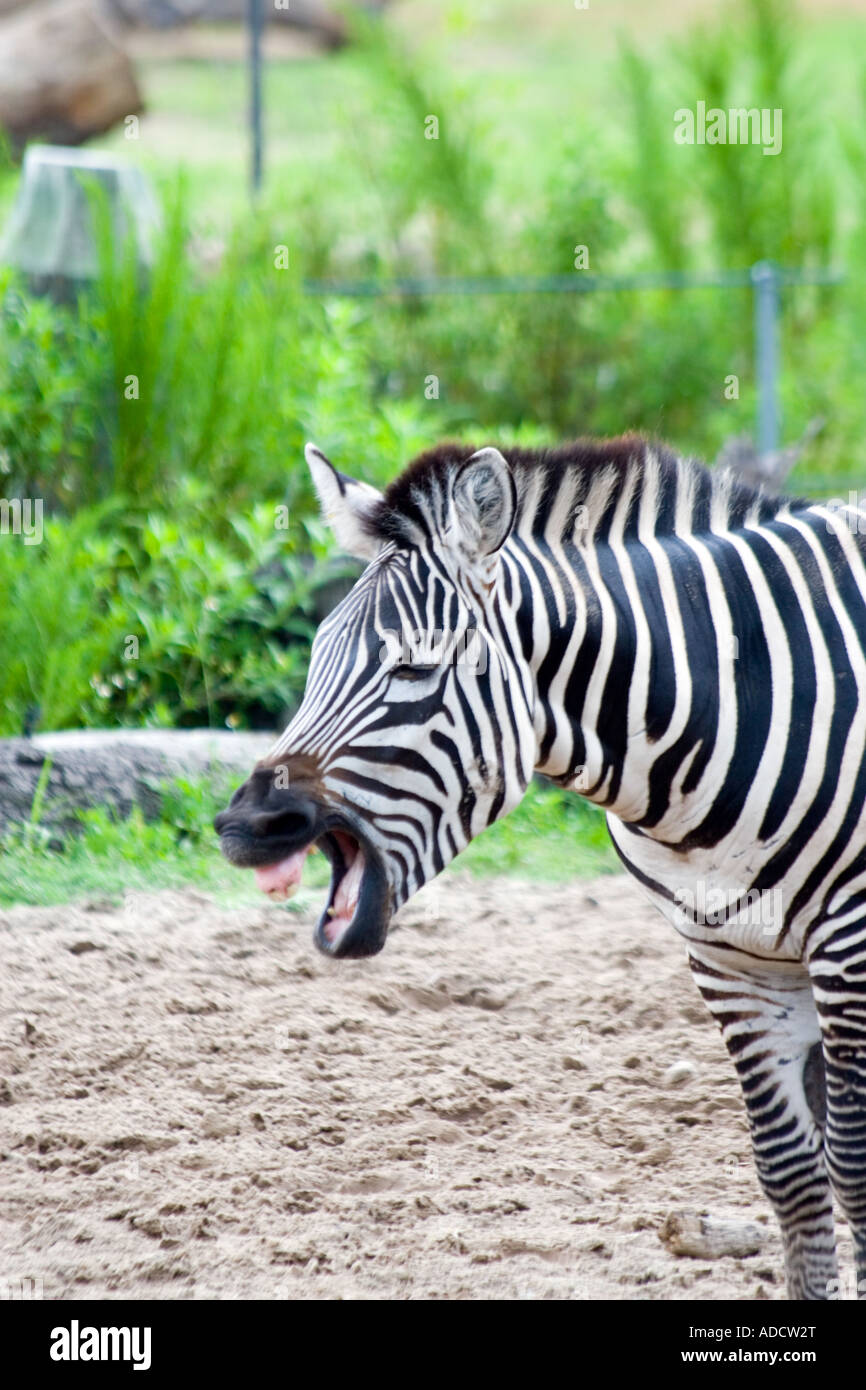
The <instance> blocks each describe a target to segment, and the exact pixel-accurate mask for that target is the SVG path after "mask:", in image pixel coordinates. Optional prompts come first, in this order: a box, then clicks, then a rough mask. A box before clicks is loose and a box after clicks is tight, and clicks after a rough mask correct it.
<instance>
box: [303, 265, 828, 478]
mask: <svg viewBox="0 0 866 1390" xmlns="http://www.w3.org/2000/svg"><path fill="white" fill-rule="evenodd" d="M844 278H845V277H844V273H843V272H842V271H840V270H834V269H820V268H819V269H814V270H800V269H791V268H788V267H786V266H780V265H776V263H775V262H773V261H758V262H757V263H756V264H755V265H753V266H749V267H748V268H747V269H744V270H709V271H688V270H668V271H645V272H639V273H637V274H634V275H591V274H584V273H583V272H581V273H580V274H571V275H510V276H508V275H506V276H484V275H475V276H472V275H469V276H461V275H451V276H449V275H443V276H407V277H397V278H395V279H392V280H308V281H306V282H305V289H306V290H307V292H308V293H309V294H314V295H319V296H323V297H324V296H330V295H338V296H343V297H346V298H351V299H372V298H394V299H409V298H415V299H423V298H427V297H429V296H433V295H487V294H598V293H608V294H610V293H626V294H628V293H639V292H640V291H642V290H700V289H708V290H725V289H743V288H750V289H751V290H752V295H753V300H754V352H755V379H756V387H757V419H756V422H755V442H756V446H757V450H758V453H759V454H760V455H762V456H766V455H768V454H772V453H775V452H776V450H778V448H779V445H780V430H781V411H780V407H779V362H780V307H781V294H782V291H783V290H784V289H786V288H788V287H790V286H794V285H838V284H841V282H842V281H843V280H844ZM824 485H826V480H824Z"/></svg>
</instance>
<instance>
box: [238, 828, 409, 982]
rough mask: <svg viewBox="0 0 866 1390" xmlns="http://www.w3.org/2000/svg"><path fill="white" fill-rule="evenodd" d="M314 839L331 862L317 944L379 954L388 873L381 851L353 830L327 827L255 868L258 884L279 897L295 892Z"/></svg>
mask: <svg viewBox="0 0 866 1390" xmlns="http://www.w3.org/2000/svg"><path fill="white" fill-rule="evenodd" d="M315 844H318V846H319V848H320V849H322V850H323V852H324V853H325V854H326V855H327V857H328V859H329V860H330V864H331V883H330V888H329V891H328V900H327V903H326V904H325V909H324V911H323V912H322V915H321V917H320V918H319V921H318V924H317V926H316V931H315V941H316V945H317V946H318V947H319V948H320V949H321V950H322V951H324V952H325V953H326V954H327V955H330V956H368V955H373V954H375V952H376V951H379V950H381V948H382V946H383V945H384V943H385V934H386V932H387V928H388V916H389V913H388V910H387V901H388V895H387V892H386V888H385V875H384V871H383V868H382V865H381V861H380V859H379V856H378V855H377V854H375V852H374V851H372V849H371V847H370V846H369V845H365V844H363V843H362V841H361V840H360V839H359V837H358V836H357V835H355V834H354V833H353V832H351V831H349V830H345V829H333V830H329V831H327V832H326V833H325V834H324V835H322V836H321V837H320V838H319V840H318V841H314V842H311V843H310V844H308V845H306V846H305V847H304V848H303V849H300V850H296V851H295V852H294V853H293V854H289V855H287V856H286V857H285V858H284V859H280V860H278V861H277V862H276V863H273V864H264V865H261V866H259V867H257V868H256V871H255V875H256V886H257V887H258V888H260V889H261V890H262V892H263V893H267V895H268V897H269V898H271V899H272V900H273V901H275V902H285V901H286V900H287V899H288V898H291V897H293V896H294V894H295V893H296V892H297V890H298V888H299V887H300V883H301V875H302V873H303V869H304V864H305V862H306V858H307V855H308V854H309V853H310V851H311V850H312V849H313V848H314V845H315Z"/></svg>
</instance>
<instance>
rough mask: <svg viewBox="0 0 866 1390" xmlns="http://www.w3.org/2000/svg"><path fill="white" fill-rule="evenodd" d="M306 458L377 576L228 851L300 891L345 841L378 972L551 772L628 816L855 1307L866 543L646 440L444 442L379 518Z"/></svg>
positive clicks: (654, 887)
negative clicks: (848, 1250)
mask: <svg viewBox="0 0 866 1390" xmlns="http://www.w3.org/2000/svg"><path fill="white" fill-rule="evenodd" d="M308 459H309V462H310V466H311V469H312V471H313V475H314V481H315V482H316V485H317V488H318V490H319V493H320V497H321V498H322V502H323V505H324V509H325V512H326V515H328V516H329V518H330V519H331V520H332V523H333V524H334V527H335V530H336V533H337V537H338V539H339V540H340V542H341V544H342V545H343V546H344V548H346V549H348V550H350V551H353V552H354V553H356V554H361V555H363V556H365V557H366V558H368V559H369V560H370V562H371V563H370V565H369V566H368V568H367V570H366V571H365V572H364V574H363V575H362V577H361V579H360V580H359V581H358V583H357V585H356V586H355V588H354V589H353V591H352V593H351V594H350V595H349V596H348V598H347V599H346V600H345V601H344V602H343V603H342V604H341V605H339V607H338V608H337V609H336V610H335V611H334V613H333V614H332V615H331V616H330V617H329V618H328V619H327V620H326V621H325V623H323V624H322V627H321V628H320V630H319V633H318V634H317V637H316V640H315V642H314V646H313V653H312V659H311V665H310V672H309V677H308V684H307V690H306V693H305V697H304V701H303V703H302V705H301V708H300V710H299V711H298V713H297V715H296V716H295V718H294V719H293V720H292V722H291V723H290V724H289V726H288V728H287V729H286V732H285V734H284V735H283V736H282V738H281V739H280V740H278V742H277V744H276V745H275V747H274V749H273V750H272V751H271V754H270V755H269V757H268V759H266V760H265V763H264V764H263V765H261V766H260V767H259V768H258V769H256V771H255V772H254V774H253V776H252V777H251V778H250V780H249V782H248V783H246V784H245V786H244V787H243V788H241V789H240V791H239V792H238V793H237V794H236V796H235V798H234V799H233V802H232V805H231V806H230V808H229V809H228V810H227V811H226V812H224V813H223V816H222V817H220V818H218V822H217V825H218V829H219V830H220V832H221V835H222V839H223V847H224V850H225V852H226V854H227V855H228V857H229V858H230V859H232V860H233V862H235V863H238V864H246V865H252V866H255V867H257V872H258V874H259V881H260V883H261V886H262V887H263V888H265V889H266V891H272V892H275V893H276V894H278V895H281V894H283V893H284V892H285V891H286V890H288V889H290V888H292V887H294V886H295V885H296V883H297V881H298V878H299V876H300V868H301V865H302V863H303V857H304V855H305V854H306V852H307V850H308V848H309V846H310V844H311V843H312V842H313V840H314V839H319V840H320V841H321V843H322V844H323V847H324V848H325V849H326V852H328V853H329V855H330V857H331V859H332V863H333V866H334V871H333V882H332V889H331V895H330V899H329V907H328V910H327V913H326V914H325V915H323V918H322V921H321V922H320V924H319V928H318V930H317V940H318V943H319V945H320V946H321V947H322V949H324V950H326V951H328V952H329V953H331V954H334V955H357V954H367V953H369V952H370V951H372V950H378V949H380V947H381V945H382V944H383V942H384V939H385V933H386V931H387V923H388V920H389V919H390V916H391V914H392V913H393V912H394V911H395V910H397V908H399V906H400V905H401V904H402V903H403V902H404V901H406V899H407V898H408V897H410V896H411V894H412V893H414V892H415V891H417V889H418V888H420V887H421V885H422V884H423V883H424V882H426V881H427V880H428V879H430V878H431V877H433V876H434V875H435V874H436V873H438V872H439V871H440V870H441V869H442V868H443V867H444V865H445V864H447V863H448V862H449V861H450V860H451V859H453V858H454V857H455V855H456V854H458V853H459V852H460V850H461V849H463V848H464V847H465V846H466V844H467V843H468V842H469V841H470V840H471V839H472V838H474V836H476V835H477V834H479V833H480V832H481V831H482V830H483V829H485V828H486V827H487V826H488V825H489V824H491V823H492V822H493V821H494V820H496V819H497V818H499V817H500V816H502V815H505V814H507V812H508V811H509V810H511V809H512V808H513V807H514V806H515V805H516V804H517V803H518V802H519V800H520V798H521V796H522V795H523V792H524V790H525V788H526V785H527V783H528V781H529V779H530V777H531V776H532V773H533V771H539V772H542V773H544V774H546V775H547V776H548V777H550V778H553V779H554V780H556V781H557V782H559V783H560V784H561V785H562V786H565V787H570V788H572V789H574V790H575V791H577V792H579V793H580V794H581V795H583V796H586V797H588V798H589V799H590V800H592V801H594V802H596V803H597V804H598V805H600V806H602V807H604V808H605V810H606V812H607V818H608V826H609V829H610V833H611V837H612V839H613V842H614V845H615V847H616V849H617V852H618V853H619V855H620V857H621V859H622V860H623V863H624V864H625V867H626V868H627V869H628V870H629V872H630V873H632V874H633V876H634V877H635V878H636V879H637V881H638V882H639V883H640V884H641V885H642V886H643V888H644V890H645V891H646V893H647V894H648V896H649V898H650V899H651V900H652V901H653V902H654V903H655V904H656V905H657V906H658V908H659V909H660V910H661V911H662V913H663V914H664V915H665V916H666V917H667V918H668V920H669V921H670V922H671V923H672V924H673V926H674V927H675V928H676V929H677V931H679V932H680V933H681V935H682V936H683V937H684V938H685V941H686V943H687V950H688V956H689V962H690V965H691V968H692V971H693V974H694V978H695V981H696V984H697V986H698V988H699V989H700V991H701V993H702V995H703V997H704V999H705V1001H706V1002H707V1004H708V1006H709V1008H710V1010H711V1012H712V1013H713V1015H714V1016H715V1017H716V1019H717V1021H718V1022H719V1025H720V1027H721V1029H722V1033H723V1036H724V1038H725V1042H726V1044H727V1046H728V1048H729V1051H730V1053H731V1056H732V1059H733V1061H734V1065H735V1067H736V1069H737V1071H738V1074H739V1077H740V1081H741V1084H742V1087H743V1094H744V1099H745V1102H746V1107H747V1110H748V1114H749V1120H750V1126H751V1131H752V1138H753V1146H754V1151H755V1158H756V1164H757V1168H758V1174H759V1177H760V1179H761V1182H762V1185H763V1187H764V1190H765V1191H766V1193H767V1195H768V1197H769V1198H770V1200H771V1202H772V1203H773V1205H774V1207H775V1209H776V1212H777V1215H778V1216H779V1219H780V1222H781V1226H782V1232H783V1238H784V1241H785V1250H786V1261H787V1272H788V1285H789V1292H790V1293H791V1295H792V1296H793V1297H816V1298H820V1297H827V1296H829V1294H830V1293H831V1292H832V1289H833V1287H834V1283H833V1281H834V1280H835V1279H836V1277H837V1269H836V1260H835V1241H834V1230H833V1211H832V1201H831V1183H832V1188H833V1190H835V1192H836V1195H837V1197H838V1199H839V1201H840V1204H841V1206H842V1209H843V1211H844V1213H845V1215H846V1217H847V1219H848V1221H849V1223H850V1225H851V1228H852V1232H853V1235H854V1241H855V1249H856V1254H857V1272H858V1280H859V1281H861V1282H860V1284H859V1287H860V1291H861V1294H862V1295H864V1296H866V836H864V829H866V652H864V645H866V563H864V560H866V546H864V543H863V540H862V537H861V534H860V531H861V523H863V522H866V518H862V517H861V516H860V514H858V513H856V512H852V511H851V510H850V509H844V510H837V509H835V508H833V507H830V506H818V505H815V504H811V503H808V502H796V501H787V500H782V501H780V500H776V499H771V498H768V497H765V496H764V495H763V494H761V493H758V492H755V491H753V490H751V489H749V488H745V487H742V486H740V485H738V484H736V483H735V482H734V481H733V480H732V479H731V478H729V477H727V476H725V475H721V476H717V475H710V474H709V473H707V472H706V470H704V469H702V468H700V467H699V466H698V465H696V464H693V463H691V462H688V461H683V460H680V459H677V458H676V457H674V456H673V455H672V454H670V453H668V451H666V450H663V449H651V448H650V447H649V446H648V445H646V444H645V443H644V442H643V441H642V440H639V439H636V438H625V439H623V440H618V441H612V442H610V443H607V444H591V443H586V444H576V445H570V446H565V447H563V448H562V449H558V450H550V451H538V452H531V451H521V450H510V451H508V457H507V459H506V458H504V457H503V455H502V454H500V453H499V452H498V451H497V450H495V449H490V448H488V449H484V450H481V451H479V452H477V453H474V454H473V453H472V451H471V450H469V449H465V448H461V447H460V446H457V445H445V446H440V448H439V449H438V450H435V451H431V452H430V453H429V454H427V455H422V456H421V458H420V459H419V460H417V461H416V462H415V464H413V465H412V466H410V468H409V469H408V470H407V471H406V472H405V473H404V474H403V475H402V476H401V477H400V478H398V479H397V480H396V482H395V483H393V484H392V485H391V487H390V488H389V489H388V490H387V491H386V493H385V494H384V495H380V494H378V493H376V492H375V491H374V490H373V489H370V488H367V487H366V486H364V485H361V484H357V483H355V482H354V481H353V480H352V479H349V478H346V477H344V476H343V475H341V474H339V473H337V472H336V470H334V469H333V468H332V466H331V465H330V464H329V463H328V462H327V460H325V459H324V458H323V456H322V455H320V454H318V452H317V451H315V450H312V449H310V450H308ZM862 529H863V530H866V524H864V525H863V526H862ZM407 652H408V659H407ZM470 652H472V654H473V655H472V657H471V659H470ZM455 653H456V655H455ZM281 771H282V772H284V773H285V774H286V780H287V785H285V786H280V785H278V781H279V774H280V772H281Z"/></svg>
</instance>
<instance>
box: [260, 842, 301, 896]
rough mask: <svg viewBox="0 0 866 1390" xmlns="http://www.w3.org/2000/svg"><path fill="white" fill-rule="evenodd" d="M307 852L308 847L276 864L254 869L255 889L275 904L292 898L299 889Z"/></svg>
mask: <svg viewBox="0 0 866 1390" xmlns="http://www.w3.org/2000/svg"><path fill="white" fill-rule="evenodd" d="M309 852H310V847H309V846H308V847H307V848H306V849H299V850H296V852H295V853H294V854H289V855H287V857H286V858H285V859H280V860H279V862H278V863H276V864H264V865H262V866H261V867H260V868H258V869H256V887H257V888H260V889H261V891H262V892H263V893H267V895H268V897H269V898H272V899H273V900H274V901H275V902H285V901H286V899H287V898H291V897H293V896H294V894H295V893H296V892H297V891H298V888H299V887H300V883H301V874H302V873H303V871H304V860H305V859H306V857H307V855H308V854H309Z"/></svg>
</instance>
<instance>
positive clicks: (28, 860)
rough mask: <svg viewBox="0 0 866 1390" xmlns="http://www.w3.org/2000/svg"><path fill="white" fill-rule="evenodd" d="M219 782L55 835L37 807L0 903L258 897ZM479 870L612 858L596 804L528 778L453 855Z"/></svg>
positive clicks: (545, 867)
mask: <svg viewBox="0 0 866 1390" xmlns="http://www.w3.org/2000/svg"><path fill="white" fill-rule="evenodd" d="M227 795H228V789H227V787H223V788H218V787H213V786H211V785H210V784H204V783H195V782H190V781H186V780H178V781H176V782H175V783H173V784H171V785H169V786H168V787H167V788H166V789H165V791H164V795H163V805H162V814H161V817H160V818H159V819H158V820H155V821H146V820H145V819H144V817H143V816H142V814H141V812H140V811H135V812H134V813H133V814H132V815H131V816H129V817H127V818H125V819H120V818H118V817H116V816H114V815H112V814H111V813H110V812H109V811H108V810H106V809H105V808H103V807H99V808H96V809H94V810H90V811H86V812H84V813H82V816H81V822H82V824H81V830H80V833H78V834H76V835H69V836H65V837H63V839H62V848H54V847H52V846H54V845H56V844H57V843H58V840H57V836H56V835H55V834H54V833H53V832H50V831H49V830H48V829H47V828H46V827H44V826H42V825H40V824H39V818H38V807H34V812H33V814H32V816H31V819H30V821H29V822H28V823H27V824H26V825H22V826H17V827H15V828H14V829H13V830H12V831H10V832H8V833H7V835H6V837H5V839H4V841H3V842H2V846H0V907H9V906H11V905H12V904H16V903H21V904H29V905H33V906H51V905H53V904H55V903H65V902H74V901H76V900H80V899H82V898H89V899H93V898H98V899H104V900H106V901H109V902H112V903H118V904H119V903H121V902H122V901H123V897H124V894H125V893H127V892H156V891H158V890H160V889H167V888H196V889H199V890H201V891H204V892H208V893H212V894H213V895H214V896H215V897H217V898H219V899H220V900H221V901H222V902H224V903H226V904H231V905H238V904H243V903H254V904H259V903H260V902H261V898H260V895H259V894H258V892H257V890H256V889H255V888H254V886H253V881H252V875H251V874H249V873H240V872H238V870H236V869H232V868H231V867H230V866H229V865H228V864H227V863H226V862H225V860H224V859H223V858H222V856H221V854H220V852H219V848H218V845H217V841H216V836H215V835H214V832H213V829H212V824H211V823H212V820H213V817H214V815H215V814H216V812H217V811H219V810H221V809H222V807H223V806H224V805H225V802H226V800H227ZM454 867H455V868H457V869H460V868H465V869H469V870H470V871H471V872H472V873H474V874H476V875H478V876H479V877H480V876H484V875H490V874H493V875H503V874H512V875H515V876H518V877H521V878H531V879H533V878H534V879H540V880H543V881H546V882H550V881H554V880H555V881H562V880H564V879H568V878H574V877H578V876H582V875H587V874H597V873H607V872H611V871H613V870H615V869H617V868H618V867H619V862H618V860H617V858H616V856H615V854H614V851H613V849H612V848H611V846H610V841H609V839H608V835H607V830H606V828H605V824H604V818H603V816H602V815H601V813H600V812H599V811H598V810H597V809H596V808H595V807H594V806H591V805H589V804H588V803H587V802H583V801H581V800H580V798H579V797H576V796H573V795H569V794H568V793H565V792H561V791H559V790H557V789H555V788H548V787H543V786H539V785H537V784H533V785H532V786H531V787H530V789H529V791H528V793H527V795H526V797H525V798H524V800H523V802H522V804H521V805H520V806H519V807H518V808H517V810H516V811H513V812H512V814H511V815H510V816H508V817H506V819H505V820H502V821H499V822H498V823H497V824H496V825H494V826H492V827H491V828H490V829H489V830H488V831H486V832H485V833H484V834H483V835H481V836H479V838H478V839H477V840H475V841H474V842H473V843H472V844H471V845H470V846H469V848H468V850H466V851H465V853H464V854H462V855H460V856H459V858H458V859H457V860H455V861H454ZM327 882H328V866H327V862H326V860H325V859H324V857H323V856H319V855H315V856H313V857H312V858H311V859H310V860H308V862H307V866H306V869H305V871H304V889H303V891H302V893H301V894H300V895H299V897H298V898H297V899H295V900H294V903H295V905H297V904H299V903H300V905H302V906H303V905H306V904H307V903H309V902H310V901H312V899H313V897H316V896H320V894H321V890H323V889H324V887H325V886H326V884H327Z"/></svg>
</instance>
